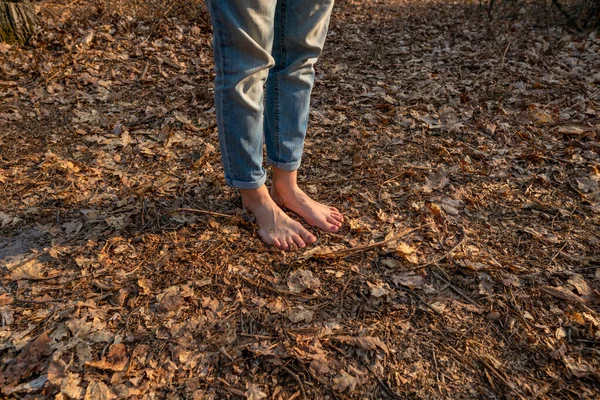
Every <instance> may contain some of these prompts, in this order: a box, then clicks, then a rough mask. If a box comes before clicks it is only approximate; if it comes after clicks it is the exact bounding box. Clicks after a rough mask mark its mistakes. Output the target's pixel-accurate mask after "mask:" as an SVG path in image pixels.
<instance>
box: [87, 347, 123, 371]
mask: <svg viewBox="0 0 600 400" xmlns="http://www.w3.org/2000/svg"><path fill="white" fill-rule="evenodd" d="M126 350H127V349H126V347H125V345H124V344H123V343H118V344H113V345H112V346H110V349H109V350H108V354H107V356H106V358H103V359H102V360H99V361H88V362H86V363H85V365H87V366H90V367H95V368H99V369H108V370H111V371H123V369H125V366H126V365H127V361H128V359H127V354H126Z"/></svg>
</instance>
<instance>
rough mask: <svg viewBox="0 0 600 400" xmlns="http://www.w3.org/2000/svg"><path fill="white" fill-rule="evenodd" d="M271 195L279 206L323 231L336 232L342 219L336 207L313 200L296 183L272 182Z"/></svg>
mask: <svg viewBox="0 0 600 400" xmlns="http://www.w3.org/2000/svg"><path fill="white" fill-rule="evenodd" d="M271 197H272V198H273V201H275V203H276V204H277V205H279V207H281V208H283V207H286V208H288V209H290V210H292V211H293V212H295V213H296V214H298V215H299V216H301V217H302V218H304V220H305V221H306V222H307V223H308V224H310V225H312V226H315V227H317V228H319V229H321V230H322V231H324V232H337V231H338V230H339V229H340V227H341V226H342V222H343V221H344V217H343V216H342V214H341V213H340V212H339V211H338V209H337V208H335V207H330V206H327V205H325V204H321V203H318V202H316V201H314V200H313V199H311V198H310V197H309V196H308V195H307V194H306V193H304V192H303V191H302V189H300V188H299V187H298V185H296V184H292V185H283V184H280V185H277V184H276V182H274V184H273V187H272V188H271Z"/></svg>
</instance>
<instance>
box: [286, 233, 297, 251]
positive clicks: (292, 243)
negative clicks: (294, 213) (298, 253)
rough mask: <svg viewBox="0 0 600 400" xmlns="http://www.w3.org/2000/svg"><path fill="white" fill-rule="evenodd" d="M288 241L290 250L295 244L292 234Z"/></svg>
mask: <svg viewBox="0 0 600 400" xmlns="http://www.w3.org/2000/svg"><path fill="white" fill-rule="evenodd" d="M286 242H287V244H288V250H291V249H292V246H293V245H294V244H295V242H294V239H293V238H292V237H291V236H288V237H287V238H286Z"/></svg>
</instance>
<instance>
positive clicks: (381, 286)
mask: <svg viewBox="0 0 600 400" xmlns="http://www.w3.org/2000/svg"><path fill="white" fill-rule="evenodd" d="M367 285H368V286H369V289H370V291H371V295H372V296H374V297H383V296H387V295H388V294H390V291H389V289H388V286H387V284H385V283H381V282H379V283H371V282H368V281H367Z"/></svg>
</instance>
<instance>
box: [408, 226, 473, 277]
mask: <svg viewBox="0 0 600 400" xmlns="http://www.w3.org/2000/svg"><path fill="white" fill-rule="evenodd" d="M461 231H462V239H460V242H458V243H457V244H456V245H454V247H452V248H451V249H450V250H448V251H447V252H446V253H445V254H444V255H442V256H440V257H438V258H436V259H434V260H431V261H429V262H427V263H425V264H422V265H417V266H416V267H412V268H410V269H409V270H408V271H414V270H417V269H422V268H425V267H429V266H430V265H433V264H437V263H439V262H440V261H442V260H443V259H444V258H446V257H448V256H449V255H450V254H451V253H452V252H453V251H454V250H456V249H457V248H458V247H459V246H460V245H461V244H463V242H464V241H465V238H466V237H467V234H466V233H465V230H464V228H461Z"/></svg>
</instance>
